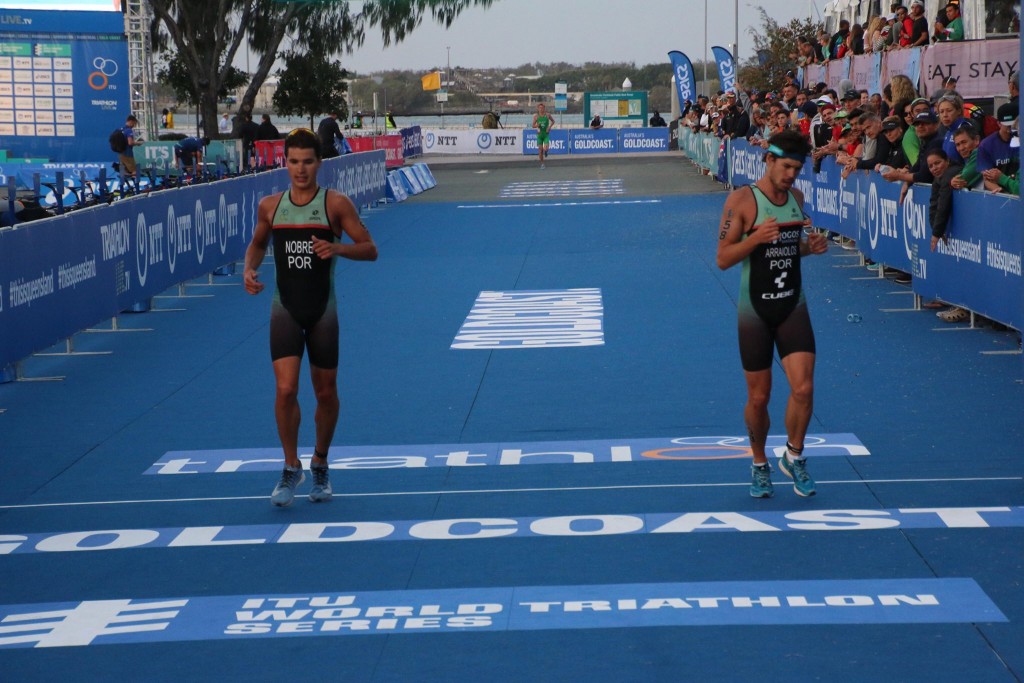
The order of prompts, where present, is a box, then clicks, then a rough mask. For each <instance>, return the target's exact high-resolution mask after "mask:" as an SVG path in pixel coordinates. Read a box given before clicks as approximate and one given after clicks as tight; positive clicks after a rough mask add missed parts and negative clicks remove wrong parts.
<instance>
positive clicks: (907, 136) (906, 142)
mask: <svg viewBox="0 0 1024 683" xmlns="http://www.w3.org/2000/svg"><path fill="white" fill-rule="evenodd" d="M908 109H909V112H908V114H907V116H908V117H909V118H910V123H911V125H910V127H909V128H907V130H906V132H905V133H904V134H903V143H902V146H903V153H904V154H905V155H906V157H907V163H908V164H910V165H911V166H913V165H914V164H916V163H917V156H918V154H920V152H921V141H920V140H919V139H918V137H917V128H915V127H914V125H913V122H914V117H915V116H917V115H918V114H921V113H923V112H929V111H931V110H932V103H931V102H930V101H929V100H928V98H927V97H918V98H917V99H916V100H913V101H912V102H911V103H910V107H908Z"/></svg>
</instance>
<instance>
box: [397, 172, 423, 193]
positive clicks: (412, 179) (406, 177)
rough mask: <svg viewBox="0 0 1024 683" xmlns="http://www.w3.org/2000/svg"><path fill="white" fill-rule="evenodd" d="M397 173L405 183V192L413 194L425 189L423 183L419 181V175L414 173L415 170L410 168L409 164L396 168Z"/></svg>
mask: <svg viewBox="0 0 1024 683" xmlns="http://www.w3.org/2000/svg"><path fill="white" fill-rule="evenodd" d="M398 173H399V175H400V177H401V178H402V182H403V183H405V191H406V192H407V193H409V194H411V195H415V194H419V193H421V192H423V190H425V189H426V188H424V187H423V184H422V183H421V182H420V179H419V176H417V175H416V172H415V171H414V170H413V169H412V167H411V166H403V167H402V168H400V169H398Z"/></svg>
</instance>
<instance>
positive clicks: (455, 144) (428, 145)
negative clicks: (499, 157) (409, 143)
mask: <svg viewBox="0 0 1024 683" xmlns="http://www.w3.org/2000/svg"><path fill="white" fill-rule="evenodd" d="M423 153H424V154H516V155H522V153H523V131H522V130H504V129H500V128H499V129H497V130H484V129H473V130H447V129H441V128H424V129H423Z"/></svg>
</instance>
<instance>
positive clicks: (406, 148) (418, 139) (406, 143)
mask: <svg viewBox="0 0 1024 683" xmlns="http://www.w3.org/2000/svg"><path fill="white" fill-rule="evenodd" d="M418 156H423V131H422V129H421V128H420V127H419V126H412V127H411V128H403V129H402V158H403V159H409V158H411V157H418Z"/></svg>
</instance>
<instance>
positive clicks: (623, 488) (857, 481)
mask: <svg viewBox="0 0 1024 683" xmlns="http://www.w3.org/2000/svg"><path fill="white" fill-rule="evenodd" d="M989 481H1024V477H944V478H931V479H833V480H828V481H818V482H816V484H817V485H818V486H822V485H825V486H829V485H839V484H935V483H957V482H959V483H963V482H989ZM780 485H781V484H780ZM737 486H750V482H749V481H740V482H722V483H707V484H627V485H623V486H562V487H552V488H543V487H541V488H523V489H462V490H459V489H455V490H451V491H372V492H369V493H337V492H336V493H335V494H334V497H335V498H377V497H387V496H452V495H467V494H469V495H472V494H494V493H544V492H550V493H564V492H568V491H628V490H638V489H697V488H707V489H713V488H730V487H737ZM269 497H270V496H269V495H263V496H215V497H210V498H150V499H139V500H91V501H78V502H74V501H72V502H64V503H27V504H24V505H0V510H26V509H31V508H56V507H84V506H89V505H148V504H153V503H196V502H217V501H240V500H267V499H268V498H269Z"/></svg>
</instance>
